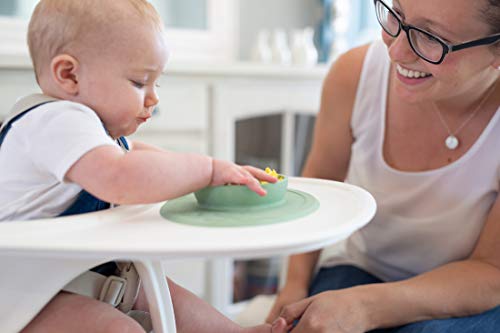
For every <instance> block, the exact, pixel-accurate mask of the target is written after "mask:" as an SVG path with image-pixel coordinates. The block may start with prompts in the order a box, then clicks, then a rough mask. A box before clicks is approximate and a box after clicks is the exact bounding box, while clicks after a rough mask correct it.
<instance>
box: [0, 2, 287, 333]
mask: <svg viewBox="0 0 500 333" xmlns="http://www.w3.org/2000/svg"><path fill="white" fill-rule="evenodd" d="M28 43H29V48H30V54H31V58H32V60H33V64H34V68H35V73H36V78H37V82H38V84H39V85H40V87H41V90H42V92H43V95H35V96H28V97H26V98H24V99H22V100H20V101H19V102H18V103H17V104H16V107H15V109H14V112H15V114H13V115H12V116H11V117H10V118H8V119H7V121H6V122H5V124H4V127H3V128H2V130H1V131H0V221H7V220H26V219H34V218H44V217H56V216H63V215H72V214H79V213H85V212H91V211H96V210H101V209H106V208H108V207H110V204H111V205H112V204H141V203H153V202H160V201H164V200H168V199H172V198H176V197H179V196H182V195H184V194H187V193H190V192H192V191H195V190H198V189H201V188H203V187H205V186H209V185H212V186H214V185H222V184H225V183H237V184H243V185H246V186H248V187H249V188H250V189H251V190H253V191H255V192H256V193H258V194H259V195H265V191H264V190H263V189H262V187H261V186H260V184H259V180H263V181H268V182H275V181H276V179H275V178H274V177H272V176H270V175H267V174H266V173H265V172H264V171H262V170H259V169H256V168H253V167H241V166H238V165H235V164H233V163H230V162H227V161H222V160H216V159H212V158H210V157H207V156H201V155H195V154H182V153H174V152H169V151H164V150H162V149H160V148H156V147H153V146H150V145H148V144H145V143H140V142H129V141H127V140H126V139H125V136H127V135H130V134H132V133H134V132H135V131H136V130H137V128H138V127H139V125H141V124H142V123H144V122H146V121H147V120H148V119H149V118H150V117H151V114H152V111H153V108H154V107H155V105H157V103H158V96H157V94H156V91H155V88H156V84H157V81H158V79H159V77H160V76H161V74H162V72H163V71H164V68H165V65H166V63H167V59H168V52H167V46H166V42H165V38H164V30H163V25H162V22H161V19H160V18H159V16H158V14H157V12H156V11H155V10H154V8H153V7H152V6H151V5H150V4H149V3H148V2H147V1H146V0H41V1H40V2H39V4H38V5H37V7H36V9H35V11H34V13H33V16H32V18H31V21H30V25H29V32H28ZM186 175H189V176H188V177H186ZM166 282H168V283H169V287H170V290H171V295H172V300H173V304H174V308H175V314H176V322H177V329H178V331H179V332H217V333H220V332H271V331H273V332H284V331H285V327H284V326H285V325H286V324H285V322H284V320H282V319H279V320H278V321H276V322H275V324H274V325H272V326H271V325H261V326H258V327H253V328H245V329H243V328H241V327H239V326H238V325H236V324H234V323H233V322H231V321H230V320H229V319H227V318H225V317H224V316H222V315H221V314H220V313H218V312H217V311H215V310H214V309H213V308H212V307H210V306H209V305H208V304H206V303H204V302H203V301H202V300H200V299H199V298H197V297H196V296H194V295H193V294H191V293H189V292H188V291H186V290H185V289H183V288H181V287H180V286H178V285H176V284H175V283H173V282H171V281H169V280H168V281H166ZM135 309H136V310H144V311H147V302H146V300H145V298H144V296H143V293H142V292H141V293H139V297H138V299H137V301H136V303H135ZM12 315H15V314H12ZM144 331H145V330H144V328H143V327H141V326H140V325H139V324H138V322H137V321H135V320H133V319H132V318H131V317H129V316H127V315H126V314H125V313H123V312H121V311H120V310H118V309H117V308H115V307H113V306H111V305H109V304H106V303H103V302H100V301H98V300H95V299H92V298H89V297H85V296H82V295H78V294H73V293H68V292H60V293H59V294H58V295H56V296H55V297H54V298H53V299H52V300H51V301H50V302H49V303H48V304H47V305H46V306H45V307H44V308H43V309H42V310H41V311H40V313H39V314H38V315H37V316H36V317H35V318H34V319H33V320H32V321H31V322H30V323H29V324H28V325H27V326H26V327H25V328H24V330H23V332H73V333H78V332H120V333H122V332H129V333H132V332H144Z"/></svg>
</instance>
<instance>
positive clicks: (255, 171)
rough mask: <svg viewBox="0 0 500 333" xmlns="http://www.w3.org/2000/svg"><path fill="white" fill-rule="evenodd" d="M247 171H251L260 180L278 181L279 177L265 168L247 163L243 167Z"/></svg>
mask: <svg viewBox="0 0 500 333" xmlns="http://www.w3.org/2000/svg"><path fill="white" fill-rule="evenodd" d="M243 168H244V169H245V170H246V171H248V172H250V174H251V175H252V176H254V177H255V178H257V179H259V180H263V181H266V182H268V183H276V182H277V181H278V179H277V178H276V177H274V176H272V175H270V174H268V173H266V172H265V171H264V170H262V169H259V168H256V167H253V166H250V165H247V166H244V167H243Z"/></svg>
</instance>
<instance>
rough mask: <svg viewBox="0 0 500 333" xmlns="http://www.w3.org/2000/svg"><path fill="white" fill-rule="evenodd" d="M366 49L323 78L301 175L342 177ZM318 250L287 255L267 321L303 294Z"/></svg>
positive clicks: (344, 59)
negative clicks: (285, 270)
mask: <svg viewBox="0 0 500 333" xmlns="http://www.w3.org/2000/svg"><path fill="white" fill-rule="evenodd" d="M367 49H368V46H363V47H360V48H356V49H353V50H351V51H349V52H347V53H346V54H344V55H342V56H340V57H339V59H338V60H337V61H336V62H335V63H334V64H333V66H332V68H331V69H330V71H329V73H328V75H327V77H326V78H325V81H324V83H323V89H322V94H321V107H320V112H319V114H318V117H317V119H316V123H315V129H314V138H313V145H312V148H311V152H310V154H309V156H308V158H307V161H306V164H305V167H304V171H303V173H302V175H303V176H304V177H311V178H323V179H332V180H338V181H343V180H344V178H345V177H346V174H347V168H348V166H349V159H350V156H351V144H352V142H353V138H352V133H351V114H352V108H353V106H354V100H355V97H356V90H357V87H358V81H359V77H360V75H361V68H362V64H363V61H364V57H365V55H366V51H367ZM319 253H320V251H315V252H310V253H305V254H299V255H294V256H291V257H290V261H289V264H288V273H287V281H286V283H285V285H284V287H283V289H282V290H281V292H280V294H279V296H278V298H277V300H276V302H275V304H274V306H273V308H272V310H271V312H270V313H269V315H268V317H267V319H266V320H267V321H268V322H272V321H273V320H274V319H275V318H277V316H278V315H279V313H280V312H281V309H282V308H283V306H284V305H286V304H290V303H291V302H294V301H297V300H299V299H302V298H304V297H306V296H307V290H308V288H309V284H310V282H311V278H312V275H313V273H314V268H315V267H316V264H317V261H318V258H319Z"/></svg>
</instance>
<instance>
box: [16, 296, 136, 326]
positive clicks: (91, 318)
mask: <svg viewBox="0 0 500 333" xmlns="http://www.w3.org/2000/svg"><path fill="white" fill-rule="evenodd" d="M63 332H64V333H66V332H71V333H88V332H93V333H144V330H143V329H142V327H141V326H140V325H139V324H138V323H137V322H135V321H134V320H133V319H132V318H130V317H128V316H126V315H125V314H123V313H122V312H120V311H119V310H117V309H115V308H113V307H112V306H110V305H108V304H106V303H103V302H99V301H97V300H94V299H91V298H88V297H85V296H81V295H75V294H69V293H65V292H61V293H59V294H58V295H57V296H56V297H54V299H53V300H52V301H50V303H49V304H47V305H46V306H45V308H43V310H42V311H41V312H40V313H39V314H38V315H37V316H36V317H35V318H34V319H33V320H32V321H31V322H30V323H29V324H28V326H26V327H25V328H24V330H22V332H21V333H63Z"/></svg>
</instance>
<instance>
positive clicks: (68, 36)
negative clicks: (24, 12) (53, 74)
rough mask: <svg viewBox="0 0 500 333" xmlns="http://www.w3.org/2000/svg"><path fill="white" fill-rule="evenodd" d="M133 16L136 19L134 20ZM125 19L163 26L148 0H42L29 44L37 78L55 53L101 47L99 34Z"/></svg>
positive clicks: (30, 27)
mask: <svg viewBox="0 0 500 333" xmlns="http://www.w3.org/2000/svg"><path fill="white" fill-rule="evenodd" d="M131 18H133V19H136V20H132V21H131V22H130V19H131ZM124 20H128V21H129V22H128V24H137V23H138V22H139V24H140V23H143V24H144V23H148V24H151V25H152V27H154V28H156V29H158V30H160V31H161V30H162V29H163V23H162V20H161V18H160V16H159V14H158V12H157V11H156V10H155V8H154V7H153V6H152V5H151V4H150V3H149V2H148V1H146V0H41V1H40V2H39V3H38V5H37V6H36V8H35V10H34V12H33V15H32V16H31V20H30V23H29V27H28V46H29V51H30V56H31V60H32V62H33V67H34V68H35V73H36V76H37V78H39V77H40V75H41V73H42V72H43V69H44V68H47V65H49V64H50V61H51V60H52V59H53V58H54V57H55V56H57V55H59V54H62V53H70V54H71V53H75V52H79V51H82V49H83V48H85V47H89V46H90V45H94V46H97V45H95V43H94V42H95V41H96V40H97V39H98V37H102V36H103V35H105V34H107V33H108V32H110V30H111V29H112V28H113V25H114V24H116V23H117V22H121V23H123V21H124ZM71 55H74V54H71Z"/></svg>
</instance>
